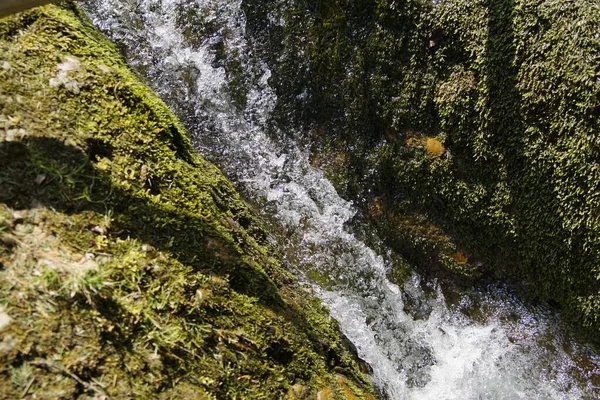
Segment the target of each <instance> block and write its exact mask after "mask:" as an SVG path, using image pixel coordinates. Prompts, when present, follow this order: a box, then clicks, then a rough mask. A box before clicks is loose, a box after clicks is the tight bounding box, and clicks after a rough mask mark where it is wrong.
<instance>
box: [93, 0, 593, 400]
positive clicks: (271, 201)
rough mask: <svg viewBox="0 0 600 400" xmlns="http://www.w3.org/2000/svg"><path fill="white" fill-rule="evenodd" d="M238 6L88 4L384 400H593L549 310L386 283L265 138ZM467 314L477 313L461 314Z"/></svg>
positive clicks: (377, 264)
mask: <svg viewBox="0 0 600 400" xmlns="http://www.w3.org/2000/svg"><path fill="white" fill-rule="evenodd" d="M240 6H241V1H240V0H235V1H229V0H95V1H93V2H89V3H87V4H84V8H85V10H86V11H87V12H88V14H89V15H90V16H91V18H92V19H93V21H94V23H95V24H96V25H98V26H99V27H100V28H101V29H102V30H103V31H104V32H105V33H106V34H107V35H108V36H109V37H110V38H111V39H112V40H113V41H114V42H115V43H117V45H118V46H119V47H120V49H121V51H122V52H123V53H124V55H125V56H126V58H127V60H128V61H129V63H130V64H131V65H132V66H134V68H137V69H138V70H139V71H140V73H141V74H142V75H143V76H145V78H146V80H147V81H148V82H149V83H150V85H151V86H153V87H154V89H155V90H156V91H157V92H158V94H159V95H160V96H161V97H162V98H163V99H164V100H165V101H166V102H167V103H168V104H169V105H170V106H171V108H172V109H174V111H175V112H176V113H178V114H179V116H180V117H181V118H182V120H183V121H184V122H185V123H186V125H187V127H188V129H189V131H190V133H191V134H192V135H193V138H194V141H195V145H196V147H197V149H198V151H200V152H201V153H203V154H205V155H206V156H208V157H209V158H210V159H212V160H213V161H215V162H216V163H217V164H218V165H219V166H220V167H221V168H222V169H223V170H224V172H225V173H226V174H228V175H229V176H230V177H231V179H232V180H234V182H236V183H237V184H238V186H239V187H240V190H242V191H243V193H244V194H245V195H247V196H248V197H249V198H250V199H252V201H254V202H255V203H257V204H260V205H261V208H262V209H263V210H264V213H265V214H266V215H265V216H266V217H267V218H269V219H271V220H273V221H275V222H276V224H277V225H278V230H277V236H278V242H279V244H280V247H281V248H282V253H283V254H284V257H286V260H287V261H288V263H289V264H290V265H293V266H295V267H297V268H298V271H297V272H298V273H299V275H301V276H302V277H304V279H305V280H306V282H307V284H312V285H313V287H314V290H315V292H316V293H317V295H318V296H320V298H321V299H322V301H323V302H324V303H325V304H326V305H327V306H328V307H329V309H330V310H331V314H332V316H333V317H334V318H335V319H337V320H338V321H339V322H340V325H341V327H342V329H343V331H344V334H345V335H346V336H347V337H348V338H349V339H350V340H351V341H352V342H353V343H354V345H355V346H356V348H357V349H358V352H359V355H360V357H361V358H363V359H364V360H365V361H367V362H368V363H369V364H370V365H371V366H372V368H373V373H372V379H373V380H374V382H375V384H376V385H377V386H378V387H379V388H380V389H381V391H382V393H384V394H385V395H387V396H388V397H389V398H392V399H429V398H436V399H437V398H443V399H515V398H527V399H529V398H554V399H565V398H573V399H576V398H585V397H589V398H591V397H596V390H597V389H596V388H595V387H594V385H593V384H592V383H589V382H591V378H592V377H594V376H596V374H598V371H596V367H595V365H598V363H599V361H600V360H599V359H598V358H597V357H595V356H594V355H590V354H589V351H588V350H586V348H585V347H584V346H579V345H576V344H573V343H571V342H570V341H569V339H568V337H565V336H564V335H563V334H562V333H561V330H560V329H559V328H558V322H557V320H556V317H554V316H552V315H551V314H549V313H548V312H546V311H544V310H529V309H528V308H527V307H525V306H523V305H522V304H520V303H519V302H518V301H517V300H516V299H515V298H514V297H512V296H511V295H510V294H509V293H507V292H506V291H504V290H501V289H498V288H487V289H480V290H473V291H471V292H469V293H463V294H462V295H461V300H460V301H459V302H457V303H456V305H454V306H448V305H447V304H446V301H445V299H444V296H443V294H442V292H441V290H440V289H439V288H437V287H436V285H435V284H432V283H429V286H430V287H432V289H433V290H431V291H430V292H431V293H430V294H426V293H425V291H423V289H422V286H423V284H422V282H420V278H419V276H418V275H416V274H413V275H412V277H411V278H410V279H409V280H408V281H407V283H406V284H404V286H403V287H398V286H396V285H395V284H393V283H391V282H390V281H389V280H388V279H387V277H386V273H387V272H388V270H389V267H390V266H389V265H388V264H389V262H386V261H384V258H383V257H381V256H379V255H378V254H376V253H375V252H374V251H373V250H372V249H371V248H369V247H368V246H367V245H365V244H364V243H363V242H361V241H360V240H359V239H358V238H357V237H356V236H355V235H354V234H353V233H352V232H351V227H349V226H348V225H349V222H350V221H351V219H352V218H353V216H354V214H355V212H356V211H355V210H354V209H353V207H352V205H351V203H349V202H347V201H345V200H343V199H342V198H340V197H339V196H338V195H337V193H336V191H335V189H334V188H333V186H332V185H331V184H330V183H329V182H328V181H327V179H325V177H324V176H323V174H322V172H321V171H319V170H318V169H315V168H313V167H312V166H311V165H310V163H309V161H308V155H307V154H306V152H303V151H302V150H301V149H300V148H299V147H298V146H297V145H296V144H295V143H293V142H292V141H290V140H286V139H283V138H284V137H285V136H286V135H283V134H281V135H277V132H274V133H275V134H272V135H271V134H269V130H270V129H271V130H273V129H275V128H273V127H272V126H269V116H270V113H271V111H272V110H273V107H274V105H275V103H276V101H277V98H276V96H275V94H274V92H273V90H272V89H271V88H270V87H269V83H268V81H269V77H270V71H269V70H268V68H267V67H266V66H265V65H264V64H263V63H262V62H261V61H260V59H258V58H256V57H254V56H253V47H252V38H249V37H246V36H245V20H244V15H243V12H242V11H241V9H240ZM273 23H279V22H278V20H277V18H275V17H273ZM225 67H227V68H225ZM232 70H236V71H238V73H236V74H232V73H231V71H232ZM407 301H410V302H411V304H413V306H412V307H410V308H411V310H412V311H411V312H407V311H405V308H406V307H405V304H406V302H407ZM465 310H470V311H471V312H465ZM477 310H481V313H480V314H482V313H483V314H484V317H481V318H478V319H477V320H475V319H474V318H472V317H469V316H468V315H471V316H472V315H473V314H475V313H476V312H475V311H477ZM483 310H485V312H484V311H483ZM581 360H584V362H583V364H586V366H585V367H584V366H581V364H582V362H581Z"/></svg>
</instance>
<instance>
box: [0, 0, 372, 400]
mask: <svg viewBox="0 0 600 400" xmlns="http://www.w3.org/2000/svg"><path fill="white" fill-rule="evenodd" d="M268 235H269V234H268V232H267V231H266V230H265V229H264V227H263V226H262V223H261V221H260V220H259V219H258V218H257V217H256V216H255V213H254V211H253V210H252V209H251V208H250V207H249V206H248V205H247V204H246V203H244V202H243V201H242V200H241V199H240V197H239V195H238V194H237V193H236V191H235V190H234V188H233V186H232V184H231V183H230V182H229V181H228V180H227V179H226V178H225V177H224V176H223V175H222V174H221V172H220V171H219V170H218V169H217V168H216V167H215V166H214V165H212V164H210V163H208V162H207V161H206V160H204V159H203V158H202V157H200V156H198V155H197V154H196V153H195V152H194V151H193V149H192V147H191V146H190V141H189V140H188V137H187V134H186V131H185V129H184V128H183V127H182V125H181V123H180V122H179V121H178V120H177V119H176V118H175V117H174V116H173V115H172V114H171V113H170V112H169V110H168V109H167V107H166V106H165V105H164V104H163V103H162V102H161V100H160V99H158V98H157V97H156V96H155V95H154V94H153V93H152V92H151V91H150V90H149V89H148V88H147V87H145V86H144V85H143V84H141V83H140V81H139V80H138V79H137V77H136V76H135V75H134V74H133V73H132V72H131V71H130V70H129V69H128V68H127V67H126V66H125V65H124V63H123V61H122V60H121V58H120V57H119V55H118V53H117V52H116V50H115V49H114V47H113V46H112V44H110V43H109V42H107V41H106V40H105V39H104V38H103V37H102V36H101V35H100V34H99V33H98V32H97V31H96V30H95V29H94V28H93V27H92V25H91V24H90V23H89V22H88V21H87V20H86V18H85V17H84V16H82V14H81V13H80V12H79V11H78V9H77V8H76V7H75V6H73V5H72V4H70V3H65V4H63V5H62V6H60V7H59V6H47V7H44V8H39V9H36V10H33V11H30V12H27V13H23V14H19V15H16V16H14V17H10V18H8V19H3V20H0V266H1V269H0V304H1V305H2V309H1V311H0V388H1V389H0V397H2V398H19V397H20V396H22V397H23V398H24V397H26V396H27V395H35V396H36V398H48V399H50V398H51V399H59V398H92V397H94V398H107V397H110V398H144V399H146V398H165V399H166V398H190V399H191V398H198V399H217V398H218V399H225V398H252V399H261V398H264V399H274V398H289V396H290V393H300V394H299V395H300V397H297V396H296V397H295V398H315V397H316V396H317V393H318V392H319V390H321V388H322V387H323V386H327V387H328V388H329V390H330V392H331V393H333V396H334V398H339V399H343V398H362V399H365V398H372V396H373V393H374V391H373V388H372V386H371V384H370V383H369V381H368V380H367V379H366V377H365V376H364V375H363V374H362V373H361V372H360V370H359V367H358V362H357V359H356V356H355V355H353V354H352V351H351V350H348V349H346V348H345V347H344V346H343V344H342V343H343V342H342V340H341V335H340V331H339V327H338V326H337V325H336V324H335V323H334V322H332V321H331V320H330V318H329V316H328V313H327V312H326V310H324V309H323V308H322V307H321V306H320V303H319V301H318V300H317V299H316V298H314V297H313V296H312V295H311V294H307V293H306V292H305V290H304V289H302V288H300V287H299V286H298V285H297V284H296V283H295V281H294V277H293V275H292V274H291V273H290V272H288V271H286V270H285V269H284V268H283V267H282V265H281V262H280V261H279V259H278V255H277V252H276V251H275V250H274V249H273V248H271V247H270V245H269V244H268V243H269V242H268ZM353 396H354V397H353Z"/></svg>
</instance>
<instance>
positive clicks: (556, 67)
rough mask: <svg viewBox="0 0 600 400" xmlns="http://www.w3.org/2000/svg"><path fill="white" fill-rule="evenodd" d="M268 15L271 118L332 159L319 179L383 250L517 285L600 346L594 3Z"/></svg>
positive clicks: (337, 4)
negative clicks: (379, 235) (433, 147)
mask: <svg viewBox="0 0 600 400" xmlns="http://www.w3.org/2000/svg"><path fill="white" fill-rule="evenodd" d="M261 7H262V8H261ZM247 9H248V11H247V15H248V16H249V18H250V23H249V25H250V26H251V27H252V26H254V25H256V26H268V22H266V19H265V15H268V13H267V12H266V11H265V10H264V9H268V6H267V5H261V6H250V5H248V6H247ZM271 12H279V13H281V15H283V16H284V17H285V18H286V20H287V21H288V24H287V25H286V26H285V28H283V30H282V29H279V28H274V29H271V30H269V29H267V30H266V32H267V34H268V38H269V39H270V42H269V46H274V45H275V44H276V43H282V42H283V43H285V44H286V46H287V47H288V49H289V50H290V52H289V53H286V54H287V57H286V58H284V59H283V60H275V59H273V60H272V64H273V65H272V69H273V71H275V73H274V78H273V82H274V84H279V87H280V88H281V90H280V91H279V92H278V96H280V98H282V99H284V100H285V102H286V104H285V105H282V106H280V111H281V115H287V113H289V112H290V110H294V111H295V112H296V115H298V120H302V121H303V122H304V123H305V126H306V127H307V129H310V131H311V132H312V136H313V139H315V141H316V142H317V145H316V146H317V147H318V148H319V151H322V152H324V153H325V154H330V155H331V154H334V153H338V152H341V153H342V155H338V156H337V157H336V158H335V159H337V160H344V165H343V166H340V164H339V163H336V162H331V161H329V164H324V166H325V167H328V168H329V170H330V174H331V176H332V178H333V181H334V182H336V183H337V184H338V187H339V189H340V190H341V191H342V192H343V193H345V194H346V195H347V196H349V197H353V196H359V197H362V196H364V192H363V190H364V188H365V187H366V188H368V189H370V191H369V192H368V193H369V194H368V195H367V201H366V202H365V204H364V205H365V210H366V211H368V214H370V215H371V216H372V217H373V219H374V220H375V221H376V223H377V224H378V225H379V226H380V228H381V230H382V232H383V235H384V236H385V237H386V238H387V239H388V241H389V243H391V244H392V245H393V246H395V247H396V248H397V249H399V250H400V251H401V253H402V254H403V255H404V256H405V257H406V258H407V259H409V260H410V261H414V262H416V263H417V264H421V265H425V266H427V267H432V268H439V267H444V268H446V269H449V270H451V271H454V272H459V273H460V274H466V275H469V276H474V277H483V278H489V279H497V278H502V279H509V280H512V281H514V282H518V283H520V285H521V287H522V289H523V292H524V293H526V294H528V295H530V296H531V297H533V298H538V299H542V300H549V301H555V302H556V303H557V304H559V305H560V306H561V307H562V308H563V310H564V311H566V313H567V314H568V315H569V316H570V317H571V318H573V319H576V320H578V321H579V322H581V323H582V324H584V325H587V326H590V327H592V330H593V331H594V332H595V333H597V331H598V329H600V273H599V272H600V270H599V268H600V212H599V211H600V210H599V207H600V202H599V199H600V186H599V185H598V182H600V166H599V165H600V126H599V125H600V75H599V72H598V65H600V63H599V59H598V54H600V52H599V50H600V38H599V37H598V26H600V9H599V8H598V7H597V4H595V3H594V2H592V1H587V0H586V1H580V2H570V3H565V2H557V1H552V0H501V1H483V0H478V1H467V0H443V1H440V2H436V4H435V5H434V4H433V2H426V1H418V0H409V1H403V2H397V1H389V0H362V1H358V2H347V1H327V2H313V1H310V0H298V1H295V2H292V3H291V4H287V5H286V6H285V7H280V8H279V9H274V10H271ZM254 29H255V31H257V32H260V29H258V28H254ZM300 32H301V33H300ZM282 36H283V37H284V38H285V39H284V40H282V39H281V37H282ZM298 66H300V67H298ZM290 87H291V88H292V92H291V93H290V94H289V95H286V94H285V92H286V91H288V90H289V88H290ZM303 91H306V92H307V95H306V96H303V97H302V96H300V97H299V95H300V94H301V93H303ZM311 110H316V111H311ZM424 138H433V139H435V140H436V141H437V142H439V143H441V145H442V147H441V149H440V151H438V153H439V152H441V151H443V153H442V155H441V156H439V157H432V156H431V152H430V151H428V149H427V146H426V145H423V139H424ZM340 149H342V150H340ZM321 159H323V160H327V159H330V160H331V159H334V157H333V156H327V155H324V156H321ZM316 161H317V162H318V161H319V160H316ZM348 165H350V166H352V168H350V169H349V170H348V171H349V172H346V171H347V170H346V169H344V168H345V167H346V166H348ZM340 167H341V168H340ZM373 210H376V211H377V212H375V213H373V212H372V211H373ZM418 221H425V222H423V223H424V224H425V225H424V226H423V223H421V222H418ZM428 226H430V228H428ZM596 336H597V335H596Z"/></svg>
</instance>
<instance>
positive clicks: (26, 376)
mask: <svg viewBox="0 0 600 400" xmlns="http://www.w3.org/2000/svg"><path fill="white" fill-rule="evenodd" d="M9 371H10V381H11V382H12V384H13V385H15V386H16V387H18V388H25V387H27V385H29V382H30V381H31V378H32V376H33V368H32V367H31V365H29V363H27V362H24V363H23V364H21V365H20V366H18V367H9Z"/></svg>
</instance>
